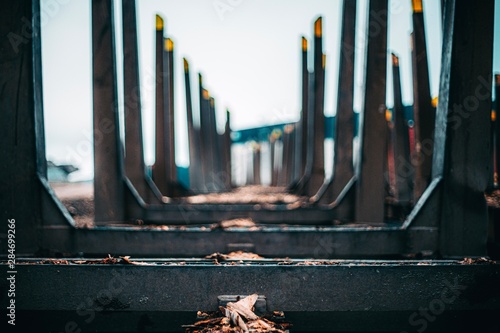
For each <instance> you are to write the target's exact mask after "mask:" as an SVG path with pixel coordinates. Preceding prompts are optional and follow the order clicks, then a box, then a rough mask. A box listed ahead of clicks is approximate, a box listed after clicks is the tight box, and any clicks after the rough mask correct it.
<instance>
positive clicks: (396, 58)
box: [392, 53, 399, 67]
mask: <svg viewBox="0 0 500 333" xmlns="http://www.w3.org/2000/svg"><path fill="white" fill-rule="evenodd" d="M392 65H393V66H395V67H399V58H398V57H397V56H396V55H395V54H394V53H392Z"/></svg>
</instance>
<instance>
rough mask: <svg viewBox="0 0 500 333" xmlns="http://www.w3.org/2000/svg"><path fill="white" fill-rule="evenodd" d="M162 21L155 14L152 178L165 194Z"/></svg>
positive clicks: (167, 190) (165, 150) (165, 156)
mask: <svg viewBox="0 0 500 333" xmlns="http://www.w3.org/2000/svg"><path fill="white" fill-rule="evenodd" d="M163 27H164V21H163V19H162V18H161V17H160V16H159V15H156V34H155V50H156V51H155V52H156V53H155V61H156V64H155V74H156V75H155V76H156V81H155V82H156V90H155V91H156V92H155V98H156V104H155V105H156V107H155V115H156V121H155V122H156V134H155V163H154V165H153V170H152V171H153V180H154V182H155V184H156V186H157V187H158V189H159V190H160V192H161V193H162V194H163V195H165V196H169V195H171V190H170V188H169V184H168V164H169V160H168V154H167V149H168V147H167V146H166V143H167V142H168V140H167V137H166V135H167V128H168V127H167V120H166V119H165V116H166V112H165V109H166V107H167V103H168V101H167V100H166V98H165V95H164V94H165V88H164V86H165V84H166V82H165V81H166V80H167V76H166V70H167V69H166V63H165V58H164V51H163V49H164V37H163V36H164V32H163Z"/></svg>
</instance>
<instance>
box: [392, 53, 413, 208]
mask: <svg viewBox="0 0 500 333" xmlns="http://www.w3.org/2000/svg"><path fill="white" fill-rule="evenodd" d="M392 76H393V90H394V108H393V111H392V121H393V123H394V131H393V133H392V134H393V136H392V142H393V147H394V173H395V199H396V201H397V203H398V204H399V205H405V206H407V205H409V204H410V203H411V202H412V185H413V178H414V169H413V166H412V164H411V159H410V138H409V131H408V125H407V122H406V119H405V117H404V109H403V100H402V94H401V77H400V72H399V58H398V57H397V56H396V55H394V54H392Z"/></svg>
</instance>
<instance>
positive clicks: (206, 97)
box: [203, 89, 210, 99]
mask: <svg viewBox="0 0 500 333" xmlns="http://www.w3.org/2000/svg"><path fill="white" fill-rule="evenodd" d="M203 98H204V99H209V98H210V94H209V93H208V90H207V89H203Z"/></svg>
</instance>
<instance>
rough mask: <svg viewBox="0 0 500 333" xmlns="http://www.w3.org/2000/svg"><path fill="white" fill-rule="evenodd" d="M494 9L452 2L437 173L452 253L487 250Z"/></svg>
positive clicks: (445, 242)
mask: <svg viewBox="0 0 500 333" xmlns="http://www.w3.org/2000/svg"><path fill="white" fill-rule="evenodd" d="M493 13H494V1H493V0H485V1H481V2H476V3H471V2H466V1H450V0H448V1H446V9H445V21H444V33H443V35H444V41H443V52H442V61H441V64H442V67H441V79H440V93H439V104H438V111H437V122H436V131H435V140H436V142H435V148H436V149H435V151H436V154H437V156H434V161H433V163H434V164H433V177H434V178H436V177H442V179H443V195H442V203H441V207H442V209H441V223H440V252H441V254H442V255H443V256H447V257H454V256H474V255H477V256H481V255H485V254H486V238H487V226H488V212H487V206H486V202H485V198H484V191H485V189H486V187H487V185H488V179H489V165H490V164H489V162H488V161H489V160H490V157H491V155H490V147H489V145H490V140H489V136H488V135H484V131H485V129H486V128H489V126H490V121H491V119H490V112H491V82H492V80H491V79H492V78H491V75H492V55H493ZM464 22H466V23H464Z"/></svg>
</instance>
